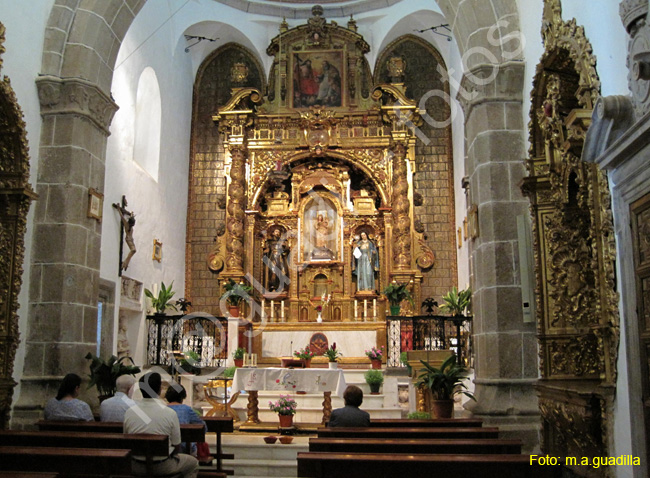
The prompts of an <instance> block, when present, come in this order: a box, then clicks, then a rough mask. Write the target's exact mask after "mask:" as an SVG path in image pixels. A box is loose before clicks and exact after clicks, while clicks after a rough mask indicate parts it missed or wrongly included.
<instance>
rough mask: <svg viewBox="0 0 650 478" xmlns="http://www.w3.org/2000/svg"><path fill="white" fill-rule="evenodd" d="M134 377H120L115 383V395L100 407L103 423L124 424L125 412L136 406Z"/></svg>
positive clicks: (100, 416) (100, 417)
mask: <svg viewBox="0 0 650 478" xmlns="http://www.w3.org/2000/svg"><path fill="white" fill-rule="evenodd" d="M134 384H135V378H134V377H133V375H120V376H119V377H117V380H116V381H115V387H116V389H117V391H116V392H115V395H114V396H113V397H111V398H109V399H107V400H104V401H103V402H102V403H101V405H100V406H99V419H100V420H101V421H102V422H123V421H124V412H126V411H127V410H128V409H129V408H131V407H132V406H133V405H135V402H134V401H133V400H132V399H131V397H132V396H133V385H134Z"/></svg>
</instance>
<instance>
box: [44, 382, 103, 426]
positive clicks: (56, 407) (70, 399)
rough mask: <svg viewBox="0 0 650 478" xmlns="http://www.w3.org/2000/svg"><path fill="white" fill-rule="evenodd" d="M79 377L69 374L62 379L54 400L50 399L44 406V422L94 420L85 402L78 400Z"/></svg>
mask: <svg viewBox="0 0 650 478" xmlns="http://www.w3.org/2000/svg"><path fill="white" fill-rule="evenodd" d="M80 386H81V377H80V376H79V375H77V374H76V373H69V374H68V375H66V376H65V377H64V378H63V381H62V382H61V385H60V386H59V392H58V393H57V394H56V398H50V399H49V400H48V402H47V403H46V404H45V419H46V420H85V421H87V422H90V421H92V420H94V417H93V414H92V412H91V411H90V407H89V406H88V404H87V403H86V402H83V401H81V400H79V399H78V398H77V397H78V396H79V387H80Z"/></svg>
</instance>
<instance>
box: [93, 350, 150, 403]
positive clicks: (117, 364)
mask: <svg viewBox="0 0 650 478" xmlns="http://www.w3.org/2000/svg"><path fill="white" fill-rule="evenodd" d="M85 358H86V360H90V383H88V388H92V387H97V392H98V393H99V399H100V401H101V400H105V399H106V398H110V397H112V396H113V395H115V390H116V387H115V381H116V380H117V378H118V377H120V376H121V375H135V374H136V373H140V367H138V366H136V365H135V364H134V363H133V359H131V357H122V358H119V359H118V358H117V357H116V356H115V355H111V356H110V358H109V359H108V360H104V359H102V358H101V357H96V356H94V355H93V354H91V353H90V352H88V354H86V357H85ZM125 360H129V361H131V364H132V365H126V364H124V361H125Z"/></svg>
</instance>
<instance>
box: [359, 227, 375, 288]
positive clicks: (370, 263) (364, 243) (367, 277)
mask: <svg viewBox="0 0 650 478" xmlns="http://www.w3.org/2000/svg"><path fill="white" fill-rule="evenodd" d="M352 256H353V260H354V264H353V269H352V273H353V274H354V275H356V276H357V290H358V291H362V290H370V291H374V290H375V272H376V271H378V270H379V252H378V251H377V246H375V244H374V243H373V242H372V241H371V240H370V239H369V238H368V234H366V233H365V232H362V233H361V237H360V238H359V239H358V240H357V242H356V244H355V247H354V250H353V251H352Z"/></svg>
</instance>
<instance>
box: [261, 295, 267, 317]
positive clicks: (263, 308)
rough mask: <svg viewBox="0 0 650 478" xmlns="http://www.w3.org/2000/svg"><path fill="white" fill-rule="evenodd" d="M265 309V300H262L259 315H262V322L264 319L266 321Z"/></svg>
mask: <svg viewBox="0 0 650 478" xmlns="http://www.w3.org/2000/svg"><path fill="white" fill-rule="evenodd" d="M265 307H266V299H264V298H262V314H261V315H262V321H264V319H266V309H265Z"/></svg>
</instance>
